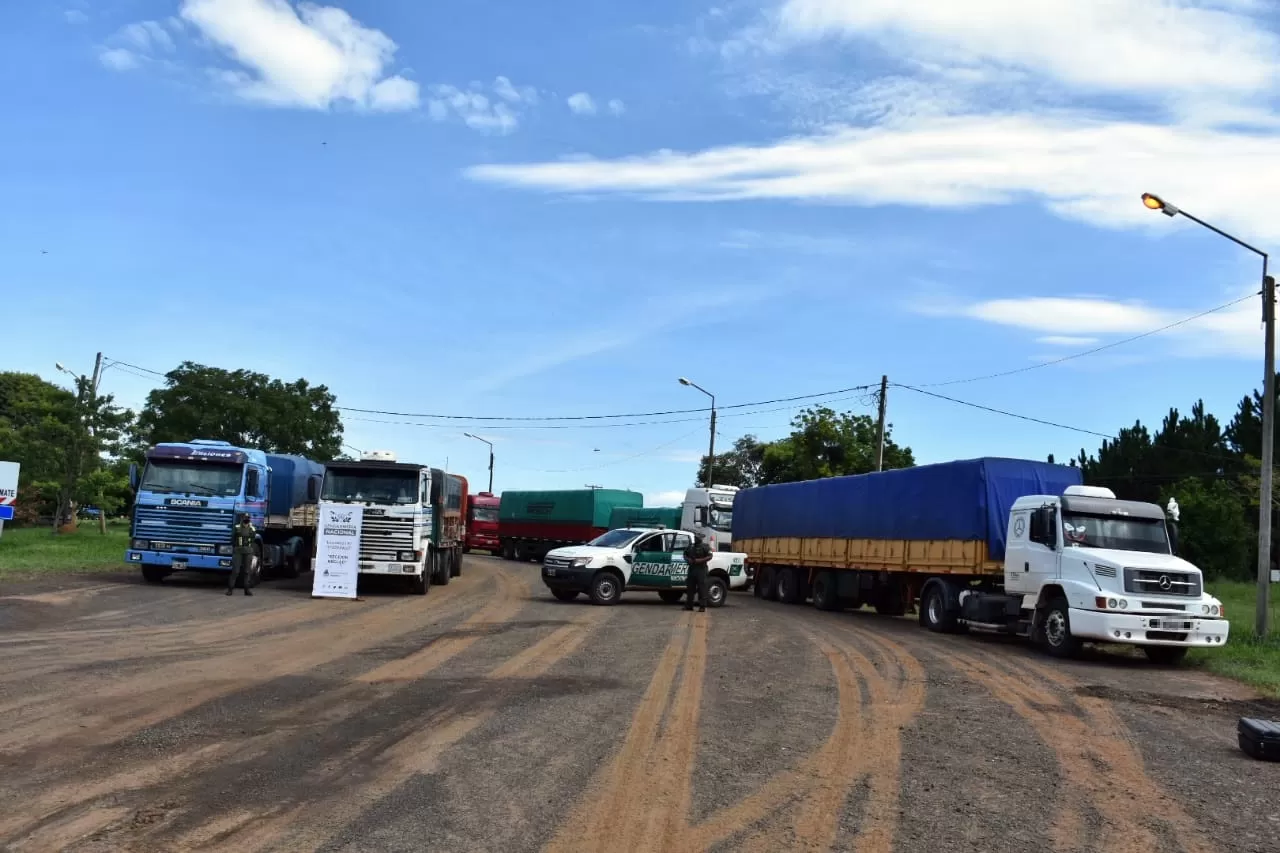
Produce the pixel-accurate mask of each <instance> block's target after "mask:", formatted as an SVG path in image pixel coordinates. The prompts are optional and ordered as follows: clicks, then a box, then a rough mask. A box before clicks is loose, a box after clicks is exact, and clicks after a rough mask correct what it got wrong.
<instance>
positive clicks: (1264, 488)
mask: <svg viewBox="0 0 1280 853" xmlns="http://www.w3.org/2000/svg"><path fill="white" fill-rule="evenodd" d="M1142 203H1143V204H1144V205H1146V207H1147V208H1148V209H1150V210H1158V211H1160V212H1161V213H1163V214H1164V215H1165V216H1171V217H1172V216H1177V215H1178V214H1182V215H1183V216H1185V217H1186V218H1187V219H1190V220H1191V221H1192V222H1194V223H1196V224H1197V225H1201V226H1203V227H1205V228H1208V229H1209V230H1210V231H1212V232H1213V233H1215V234H1217V235H1219V236H1220V237H1226V238H1227V239H1228V240H1230V241H1231V242H1232V243H1235V244H1236V245H1237V246H1241V247H1243V248H1245V249H1248V250H1249V251H1250V252H1253V253H1254V254H1255V255H1258V256H1260V257H1261V258H1262V328H1263V335H1262V337H1263V346H1264V347H1265V351H1264V352H1263V354H1262V362H1263V377H1262V471H1261V472H1260V476H1259V478H1258V480H1259V487H1258V491H1259V495H1258V600H1257V607H1256V610H1255V613H1254V631H1255V632H1256V633H1257V635H1258V636H1259V637H1266V636H1267V634H1268V631H1269V627H1270V626H1269V625H1268V624H1267V623H1268V619H1269V617H1270V610H1269V601H1268V599H1269V598H1270V594H1271V494H1272V485H1273V483H1272V474H1273V470H1274V469H1273V464H1274V455H1275V418H1276V280H1275V279H1274V278H1273V277H1272V276H1270V275H1268V273H1267V262H1268V261H1269V260H1270V259H1269V258H1268V256H1267V253H1266V252H1264V251H1262V250H1261V249H1259V248H1257V247H1256V246H1250V245H1249V244H1248V243H1246V242H1245V241H1243V240H1241V239H1240V238H1238V237H1234V236H1232V235H1231V234H1228V233H1227V232H1226V231H1223V230H1222V229H1221V228H1217V227H1215V226H1213V225H1210V224H1209V223H1208V222H1205V221H1204V220H1203V219H1200V218H1199V217H1196V216H1192V215H1191V214H1190V213H1187V212H1186V211H1185V210H1181V209H1179V208H1178V207H1176V206H1175V205H1172V204H1170V203H1169V202H1167V201H1165V200H1164V199H1162V198H1160V197H1159V196H1157V195H1153V194H1151V193H1143V194H1142Z"/></svg>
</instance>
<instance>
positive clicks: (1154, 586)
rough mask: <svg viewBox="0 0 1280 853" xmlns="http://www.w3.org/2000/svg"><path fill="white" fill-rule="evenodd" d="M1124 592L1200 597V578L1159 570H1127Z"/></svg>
mask: <svg viewBox="0 0 1280 853" xmlns="http://www.w3.org/2000/svg"><path fill="white" fill-rule="evenodd" d="M1124 591H1125V592H1132V593H1138V594H1141V595H1183V596H1194V597H1196V598H1199V597H1200V576H1199V575H1198V574H1194V573H1191V572H1163V571H1160V570H1159V569H1125V570H1124Z"/></svg>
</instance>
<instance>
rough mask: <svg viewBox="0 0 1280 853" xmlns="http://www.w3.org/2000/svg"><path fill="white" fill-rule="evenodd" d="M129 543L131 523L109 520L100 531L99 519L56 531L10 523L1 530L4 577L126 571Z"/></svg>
mask: <svg viewBox="0 0 1280 853" xmlns="http://www.w3.org/2000/svg"><path fill="white" fill-rule="evenodd" d="M128 547H129V523H128V522H127V521H114V522H108V523H107V533H106V535H105V536H104V535H102V534H101V533H99V532H98V523H97V522H96V521H89V520H86V521H84V522H82V523H81V524H80V527H79V529H78V530H77V531H76V532H75V533H65V534H58V535H54V533H53V532H52V531H51V529H50V528H48V527H21V528H16V529H15V528H9V527H6V528H5V530H4V532H3V533H0V578H3V579H5V580H10V579H13V578H15V577H20V576H24V575H40V574H48V573H52V572H92V571H123V570H124V568H125V565H124V552H125V549H126V548H128Z"/></svg>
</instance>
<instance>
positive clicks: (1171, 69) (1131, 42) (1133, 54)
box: [775, 0, 1280, 96]
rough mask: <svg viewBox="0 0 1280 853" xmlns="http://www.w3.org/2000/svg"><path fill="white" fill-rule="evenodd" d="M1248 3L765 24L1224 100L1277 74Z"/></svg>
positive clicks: (787, 12) (825, 10) (781, 32)
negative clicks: (1204, 94)
mask: <svg viewBox="0 0 1280 853" xmlns="http://www.w3.org/2000/svg"><path fill="white" fill-rule="evenodd" d="M1260 11H1264V10H1261V9H1260V8H1258V7H1255V6H1254V4H1242V3H1227V4H1224V3H1222V2H1221V0H1217V1H1216V2H1213V1H1212V0H1211V2H1205V0H1036V2H1033V3H1027V2H1011V0H965V2H963V3H961V2H937V0H785V2H784V3H783V4H782V6H781V9H780V10H779V12H778V14H777V16H776V21H775V23H776V29H777V36H778V37H779V38H783V39H790V40H802V41H803V40H810V39H813V38H818V37H823V36H843V37H851V38H861V39H866V40H871V41H874V42H876V43H878V44H879V45H881V46H882V47H884V48H885V49H886V50H887V51H889V52H891V53H892V54H893V55H894V56H895V57H897V58H903V59H927V60H930V61H938V62H942V63H944V64H947V65H958V66H973V65H981V64H991V63H994V64H996V65H998V66H1001V67H1012V68H1021V69H1027V70H1030V71H1033V72H1036V73H1039V74H1042V75H1045V76H1047V77H1050V78H1053V79H1056V80H1060V81H1062V82H1064V83H1066V84H1068V85H1072V86H1076V87H1080V88H1087V89H1096V90H1113V91H1114V90H1119V91H1125V92H1135V91H1144V92H1152V93H1170V92H1188V91H1199V92H1214V93H1217V94H1218V95H1219V96H1226V95H1229V94H1230V93H1235V94H1243V93H1253V92H1258V91H1263V90H1266V89H1268V88H1269V87H1270V86H1272V85H1273V84H1274V83H1275V82H1276V81H1277V80H1280V39H1277V38H1276V36H1275V35H1274V34H1272V33H1269V32H1267V30H1265V29H1264V28H1263V27H1262V26H1260V25H1259V22H1258V21H1256V20H1254V19H1253V18H1252V17H1251V16H1250V14H1249V13H1250V12H1260ZM1224 57H1230V58H1231V59H1230V61H1224V59H1223V58H1224Z"/></svg>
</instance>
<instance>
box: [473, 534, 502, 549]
mask: <svg viewBox="0 0 1280 853" xmlns="http://www.w3.org/2000/svg"><path fill="white" fill-rule="evenodd" d="M467 547H468V548H474V549H478V550H480V551H493V550H495V549H496V548H497V547H498V537H497V536H470V537H468V538H467Z"/></svg>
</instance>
